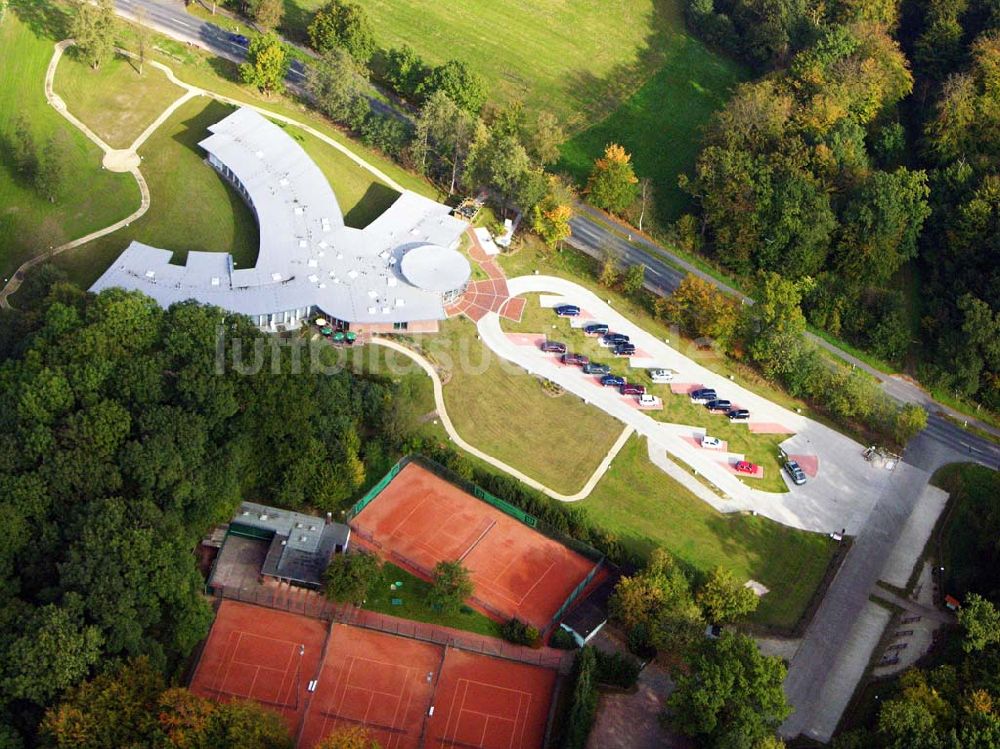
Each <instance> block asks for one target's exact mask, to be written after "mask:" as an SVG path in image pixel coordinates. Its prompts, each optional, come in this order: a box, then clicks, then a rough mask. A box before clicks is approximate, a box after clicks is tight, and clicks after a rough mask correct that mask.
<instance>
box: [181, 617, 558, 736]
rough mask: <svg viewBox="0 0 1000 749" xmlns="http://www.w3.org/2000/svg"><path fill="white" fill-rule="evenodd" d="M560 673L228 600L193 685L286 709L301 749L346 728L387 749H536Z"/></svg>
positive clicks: (208, 693) (209, 693)
mask: <svg viewBox="0 0 1000 749" xmlns="http://www.w3.org/2000/svg"><path fill="white" fill-rule="evenodd" d="M303 647H304V650H303ZM555 680H556V671H554V670H551V669H547V668H542V667H540V666H531V665H526V664H523V663H519V662H516V661H511V660H504V659H501V658H494V657H491V656H488V655H481V654H479V653H469V652H466V651H464V650H458V649H456V648H445V647H444V646H443V645H438V644H433V643H428V642H423V641H420V640H413V639H409V638H406V637H400V636H397V635H391V634H387V633H383V632H378V631H374V630H370V629H362V628H360V627H352V626H349V625H346V624H333V625H331V626H329V628H328V626H327V625H326V624H324V623H323V622H321V621H319V620H316V619H310V618H307V617H304V616H300V615H298V614H289V613H285V612H281V611H274V610H272V609H267V608H262V607H259V606H253V605H250V604H244V603H237V602H235V601H228V600H226V601H223V602H222V604H221V606H220V607H219V611H218V614H217V616H216V620H215V624H214V625H213V627H212V631H211V633H210V634H209V637H208V641H207V642H206V643H205V648H204V650H203V652H202V656H201V659H200V661H199V663H198V666H197V668H196V669H195V674H194V678H193V679H192V681H191V690H192V691H193V692H195V693H196V694H200V695H202V696H205V697H209V698H212V699H215V700H220V701H226V700H231V699H235V698H241V699H251V700H254V701H256V702H259V703H261V704H262V705H263V706H264V707H266V708H268V709H270V710H274V711H276V712H278V713H280V714H281V715H282V717H283V718H284V719H285V722H286V724H287V725H288V728H289V731H290V732H291V734H292V736H294V737H297V745H298V746H299V747H301V748H302V749H312V747H314V746H315V745H316V744H318V743H319V742H320V741H321V740H322V739H323V738H325V737H326V736H327V735H328V734H329V733H330V732H331V731H333V730H334V729H335V728H338V727H341V726H350V725H359V726H364V727H365V728H366V729H367V730H368V731H369V732H370V733H371V735H372V738H374V739H375V740H376V741H378V742H379V744H380V745H381V746H382V747H383V749H417V747H420V746H427V747H442V748H443V747H484V748H487V749H534V748H537V747H541V746H542V744H543V743H544V737H545V728H546V722H547V720H548V714H549V707H550V705H551V701H552V696H553V691H554V688H555ZM310 682H315V683H314V688H313V689H312V691H310V690H309V685H310ZM432 707H433V715H432V714H431V708H432Z"/></svg>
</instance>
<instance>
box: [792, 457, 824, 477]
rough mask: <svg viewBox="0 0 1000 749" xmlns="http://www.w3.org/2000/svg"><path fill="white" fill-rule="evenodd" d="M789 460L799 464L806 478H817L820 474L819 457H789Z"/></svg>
mask: <svg viewBox="0 0 1000 749" xmlns="http://www.w3.org/2000/svg"><path fill="white" fill-rule="evenodd" d="M788 459H789V460H794V461H795V462H796V463H798V464H799V468H801V469H802V471H803V472H804V473H805V474H806V476H813V477H815V476H816V474H818V473H819V456H818V455H789V456H788Z"/></svg>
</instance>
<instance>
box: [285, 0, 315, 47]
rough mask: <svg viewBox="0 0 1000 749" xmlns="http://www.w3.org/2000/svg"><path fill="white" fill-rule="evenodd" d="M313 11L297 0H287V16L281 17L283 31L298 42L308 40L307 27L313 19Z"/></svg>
mask: <svg viewBox="0 0 1000 749" xmlns="http://www.w3.org/2000/svg"><path fill="white" fill-rule="evenodd" d="M312 17H313V11H311V10H308V9H306V8H303V7H302V6H301V5H299V4H298V3H297V2H296V1H295V0H285V16H284V18H282V19H281V33H282V34H284V35H285V36H286V37H287V38H289V39H291V40H293V41H297V42H302V43H305V42H308V41H309V37H308V35H307V34H306V29H307V28H308V27H309V24H310V22H311V21H312Z"/></svg>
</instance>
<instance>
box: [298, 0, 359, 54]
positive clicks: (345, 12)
mask: <svg viewBox="0 0 1000 749" xmlns="http://www.w3.org/2000/svg"><path fill="white" fill-rule="evenodd" d="M308 34H309V43H310V44H312V46H313V48H314V49H315V50H316V51H317V52H328V51H329V50H331V49H333V48H335V47H340V48H342V49H344V50H346V51H347V53H348V54H349V55H350V56H351V57H353V58H354V59H355V60H357V61H358V62H359V63H361V64H362V65H365V64H367V63H368V61H369V60H370V59H371V57H372V55H373V54H375V32H374V31H373V30H372V25H371V21H370V20H369V19H368V15H367V13H365V10H364V8H362V7H361V6H360V5H358V4H356V3H351V2H346V0H330V2H328V3H327V4H326V5H324V6H323V7H322V8H320V9H319V10H318V11H316V15H315V16H313V20H312V23H310V24H309V29H308Z"/></svg>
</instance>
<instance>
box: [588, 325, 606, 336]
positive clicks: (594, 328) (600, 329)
mask: <svg viewBox="0 0 1000 749" xmlns="http://www.w3.org/2000/svg"><path fill="white" fill-rule="evenodd" d="M583 332H584V333H586V334H587V335H604V334H605V333H607V332H608V326H607V325H605V324H604V323H602V322H592V323H590V324H589V325H584V326H583Z"/></svg>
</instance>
